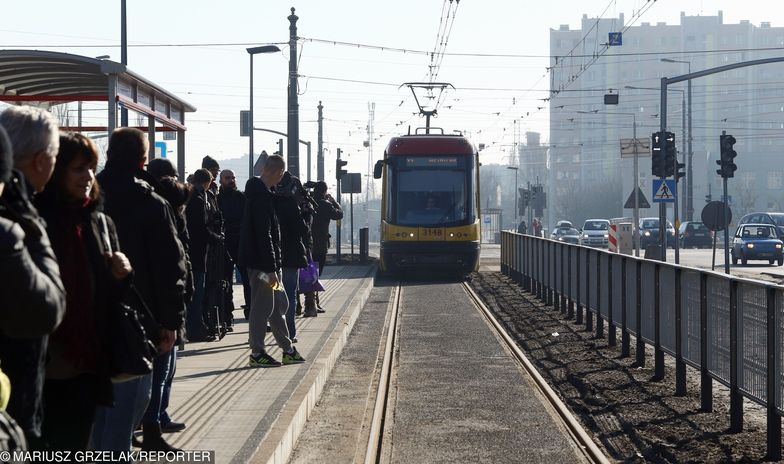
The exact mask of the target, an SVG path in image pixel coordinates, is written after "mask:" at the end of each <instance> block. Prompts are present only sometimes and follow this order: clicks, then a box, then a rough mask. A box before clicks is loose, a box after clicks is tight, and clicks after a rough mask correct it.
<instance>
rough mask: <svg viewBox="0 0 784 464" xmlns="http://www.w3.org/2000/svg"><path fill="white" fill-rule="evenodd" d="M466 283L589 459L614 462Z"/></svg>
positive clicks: (599, 461) (497, 331) (470, 297)
mask: <svg viewBox="0 0 784 464" xmlns="http://www.w3.org/2000/svg"><path fill="white" fill-rule="evenodd" d="M462 286H463V289H464V290H465V292H466V294H467V295H468V297H469V299H470V300H471V302H472V303H473V305H474V306H476V308H477V310H478V311H479V312H480V313H481V314H482V315H483V316H484V317H485V319H486V320H487V321H488V323H489V325H490V327H491V329H492V330H493V331H494V332H495V334H496V335H497V336H498V338H499V339H500V340H501V342H502V343H503V344H504V346H505V347H506V348H507V350H508V351H509V353H511V355H512V357H513V358H514V359H515V361H517V362H518V363H519V364H520V366H522V368H523V369H524V370H525V372H526V373H527V374H528V375H529V376H530V377H531V379H532V380H533V384H534V385H535V386H536V388H537V390H538V391H539V393H541V395H542V397H543V399H544V400H545V401H547V404H548V405H549V406H550V407H551V408H552V409H553V410H554V412H555V413H556V414H555V415H556V416H557V418H558V419H560V421H561V425H562V426H563V427H564V429H565V430H566V431H567V432H568V434H569V437H570V438H571V439H572V440H573V441H574V443H575V444H576V445H577V446H576V447H577V449H578V450H580V451H581V452H582V454H583V456H584V457H585V459H586V460H587V461H588V462H591V463H610V462H611V461H610V460H609V459H608V458H607V457H606V456H605V455H604V453H603V452H602V451H601V449H600V448H599V447H598V446H597V445H596V443H595V442H594V440H593V438H592V437H591V435H590V434H589V433H588V432H586V431H585V429H584V428H583V426H582V425H581V424H580V422H579V421H578V420H577V418H576V417H575V415H574V414H572V412H571V411H570V410H569V408H568V407H567V406H566V405H565V404H564V403H563V401H561V399H560V398H559V397H558V394H557V393H556V392H555V390H553V389H552V388H551V387H550V385H549V384H548V383H547V381H546V380H545V379H544V377H542V376H541V374H539V372H538V371H537V370H536V367H535V366H534V365H533V363H531V361H530V360H529V359H528V358H527V357H526V356H525V353H523V351H522V350H521V349H520V347H519V346H518V345H517V343H516V342H515V340H514V338H512V336H511V335H509V333H508V332H507V331H506V329H504V326H503V325H502V324H501V323H500V322H499V321H498V320H497V319H496V317H495V315H493V313H492V312H491V311H490V309H489V308H488V307H487V306H486V305H485V304H484V302H483V301H482V299H481V298H480V297H479V295H477V294H476V292H474V290H473V289H472V288H471V286H470V285H469V284H468V283H466V282H464V283H463V284H462Z"/></svg>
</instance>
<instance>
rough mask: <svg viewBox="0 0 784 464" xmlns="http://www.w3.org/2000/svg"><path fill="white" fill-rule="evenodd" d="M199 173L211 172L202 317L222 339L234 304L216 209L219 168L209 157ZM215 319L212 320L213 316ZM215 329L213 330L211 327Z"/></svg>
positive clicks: (230, 322)
mask: <svg viewBox="0 0 784 464" xmlns="http://www.w3.org/2000/svg"><path fill="white" fill-rule="evenodd" d="M201 167H202V169H206V170H207V171H209V172H210V175H211V176H212V180H211V181H210V185H209V186H208V187H207V188H206V189H205V198H206V200H207V227H209V228H210V232H211V233H210V247H209V249H208V251H207V273H206V275H205V280H204V283H205V284H204V288H205V303H206V305H207V307H206V308H205V314H206V315H207V316H208V318H207V322H208V326H210V327H208V328H209V329H212V330H214V331H215V332H216V334H217V335H218V336H219V337H222V336H223V335H224V334H225V333H226V332H231V331H232V330H233V326H234V314H233V313H234V301H233V298H232V295H231V291H232V289H231V280H226V275H227V273H226V260H227V258H228V252H227V250H226V241H225V229H224V224H223V214H222V213H221V210H220V207H219V206H218V184H217V181H218V174H219V173H220V165H219V164H218V162H217V161H215V159H213V158H212V157H211V156H205V157H204V158H202V160H201ZM216 310H217V314H215V315H214V316H215V317H214V318H213V317H211V316H212V314H213V313H214V312H216ZM213 326H214V327H213Z"/></svg>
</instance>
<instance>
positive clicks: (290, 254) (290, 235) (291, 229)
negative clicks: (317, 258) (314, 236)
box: [275, 171, 316, 340]
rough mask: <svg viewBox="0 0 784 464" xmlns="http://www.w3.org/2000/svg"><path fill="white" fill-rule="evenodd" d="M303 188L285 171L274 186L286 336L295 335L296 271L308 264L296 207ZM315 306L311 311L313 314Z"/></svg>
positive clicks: (303, 226)
mask: <svg viewBox="0 0 784 464" xmlns="http://www.w3.org/2000/svg"><path fill="white" fill-rule="evenodd" d="M304 190H305V189H304V188H303V187H302V184H301V183H300V181H299V179H297V178H296V177H294V176H292V175H291V174H290V173H289V172H288V171H287V172H286V173H285V174H284V175H283V180H282V181H281V182H280V184H279V185H278V187H277V188H276V189H275V192H276V193H277V195H276V198H275V200H276V201H275V214H276V215H277V216H278V221H279V223H280V238H281V254H282V256H281V263H282V265H283V272H282V274H283V288H284V289H285V290H286V296H287V297H288V302H289V305H288V306H289V309H288V311H287V312H286V325H287V326H288V329H289V337H291V339H292V340H296V338H297V325H296V324H295V323H294V319H295V314H296V308H297V286H298V284H299V270H300V269H302V268H304V267H305V266H307V265H308V256H307V251H306V249H305V243H306V242H307V241H308V239H309V235H310V230H309V229H308V226H307V225H306V224H305V221H304V220H303V218H302V213H301V212H300V209H299V200H298V199H299V198H300V197H302V195H304V193H303V192H304ZM315 315H316V314H315V308H314V311H313V313H312V314H308V311H307V308H306V311H305V316H308V317H310V316H315Z"/></svg>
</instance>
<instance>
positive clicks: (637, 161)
mask: <svg viewBox="0 0 784 464" xmlns="http://www.w3.org/2000/svg"><path fill="white" fill-rule="evenodd" d="M632 136H633V137H634V142H633V143H632V146H633V147H634V193H633V194H632V195H634V227H632V233H633V234H634V256H637V257H639V256H640V233H639V230H638V229H639V227H640V199H639V194H638V193H637V190H638V189H639V188H640V155H639V153H637V117H636V116H635V115H634V114H632ZM635 230H637V232H635Z"/></svg>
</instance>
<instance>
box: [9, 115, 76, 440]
mask: <svg viewBox="0 0 784 464" xmlns="http://www.w3.org/2000/svg"><path fill="white" fill-rule="evenodd" d="M0 126H2V127H4V128H5V130H6V131H7V132H8V138H7V139H6V138H5V137H2V139H3V142H2V143H0V146H1V147H0V152H2V153H3V160H4V161H3V163H2V165H3V170H2V171H3V173H2V179H0V181H2V182H3V183H4V188H3V192H2V197H0V218H2V220H0V250H2V251H1V252H2V255H3V264H2V271H8V272H2V276H3V278H2V286H0V295H2V296H0V306H2V308H3V309H2V312H3V313H5V314H4V317H3V318H2V319H0V320H2V325H0V368H2V370H3V372H4V373H5V374H6V375H8V377H9V378H10V380H11V384H12V386H13V390H12V392H11V398H10V402H9V404H8V408H7V411H8V413H9V414H10V415H11V417H13V418H14V419H15V420H16V421H17V422H18V423H19V425H20V426H21V427H22V429H23V430H24V432H25V435H26V436H27V437H28V438H31V437H38V436H39V434H40V428H41V421H42V417H43V410H42V402H41V394H42V388H43V382H44V376H45V369H44V367H45V366H44V364H45V362H46V348H47V342H48V337H47V334H49V333H52V332H53V331H54V330H55V329H56V328H57V326H58V325H59V324H60V321H61V320H62V317H63V314H64V312H65V289H64V287H63V284H62V281H61V280H60V268H59V265H58V264H57V259H56V258H55V256H54V252H53V251H52V248H51V245H50V243H49V237H48V236H47V234H46V228H45V224H44V222H43V220H42V219H41V218H40V217H39V215H38V212H37V211H36V209H35V207H34V206H33V205H32V203H31V202H30V196H29V195H32V194H33V193H35V192H40V191H41V190H43V188H44V186H45V185H46V182H48V181H49V177H50V176H51V174H52V171H53V169H54V165H55V160H56V157H57V150H58V146H59V131H58V129H57V122H56V121H55V120H54V118H53V117H52V115H51V114H49V113H48V112H46V111H44V110H41V109H38V108H32V107H29V106H22V107H13V106H12V107H10V108H8V109H6V110H5V111H3V113H2V114H0ZM11 152H13V162H14V167H15V168H16V169H17V170H15V171H13V173H9V169H8V168H9V167H10V165H9V163H8V157H9V156H10V154H11ZM6 266H10V268H9V267H6ZM5 316H7V317H5ZM33 317H35V320H34V321H29V322H31V324H23V321H24V320H25V319H30V318H33Z"/></svg>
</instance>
